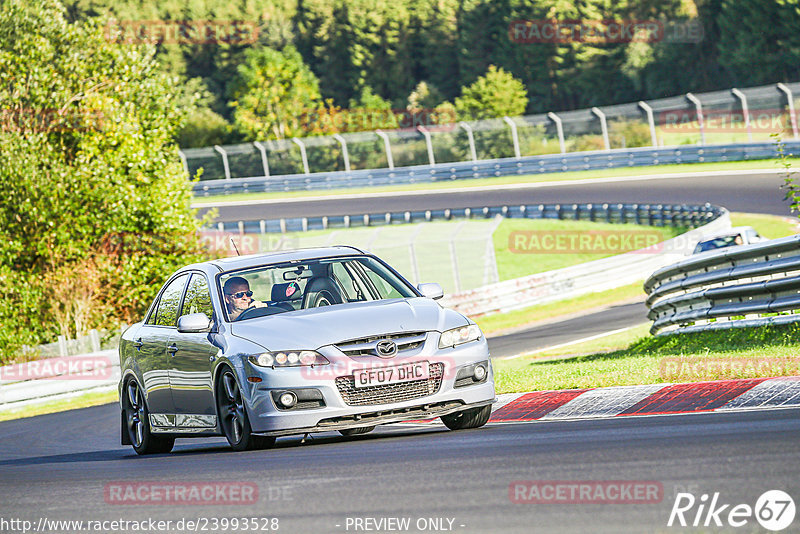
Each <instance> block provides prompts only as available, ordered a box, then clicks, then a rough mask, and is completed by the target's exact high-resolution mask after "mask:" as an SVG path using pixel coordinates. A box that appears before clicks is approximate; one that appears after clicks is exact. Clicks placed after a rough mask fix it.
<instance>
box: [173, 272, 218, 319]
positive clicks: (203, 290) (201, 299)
mask: <svg viewBox="0 0 800 534" xmlns="http://www.w3.org/2000/svg"><path fill="white" fill-rule="evenodd" d="M192 313H205V314H206V317H208V318H209V319H211V318H212V317H213V316H214V308H213V307H212V305H211V294H210V293H209V290H208V282H207V281H206V277H205V276H203V275H202V274H200V273H194V274H192V279H191V281H190V282H189V287H188V288H187V289H186V297H185V298H184V299H183V307H182V308H181V314H180V317H183V316H184V315H189V314H192Z"/></svg>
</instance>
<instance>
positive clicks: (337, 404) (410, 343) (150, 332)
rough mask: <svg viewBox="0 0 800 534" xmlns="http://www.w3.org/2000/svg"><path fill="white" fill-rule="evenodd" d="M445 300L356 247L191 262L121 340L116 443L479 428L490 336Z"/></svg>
mask: <svg viewBox="0 0 800 534" xmlns="http://www.w3.org/2000/svg"><path fill="white" fill-rule="evenodd" d="M441 297H442V289H441V287H440V286H439V285H438V284H420V285H419V286H417V287H414V286H413V285H412V284H410V283H409V282H408V281H407V280H406V279H404V278H403V277H402V276H401V275H400V274H398V273H397V272H396V271H395V270H394V269H392V268H391V267H389V266H388V265H387V264H385V263H384V262H383V261H381V260H379V259H378V258H376V257H375V256H372V255H370V254H366V253H364V252H362V251H360V250H358V249H355V248H352V247H333V248H324V249H306V250H298V251H291V252H280V253H273V254H267V255H252V256H243V257H233V258H226V259H221V260H215V261H209V262H205V263H199V264H195V265H189V266H187V267H185V268H183V269H181V270H179V271H178V272H176V273H175V274H174V275H172V276H171V277H170V279H169V280H167V282H166V283H165V284H164V286H163V287H162V288H161V291H159V294H158V296H157V297H156V299H155V301H154V302H153V304H152V305H151V306H150V309H149V310H148V312H147V314H146V315H145V319H144V320H143V321H142V322H140V323H137V324H135V325H133V326H131V327H130V328H129V329H128V330H126V331H125V333H124V334H123V336H122V341H121V342H120V347H119V351H120V362H121V367H122V377H121V380H120V383H119V392H120V408H121V437H122V443H123V444H126V445H132V446H133V448H134V450H136V452H137V453H139V454H147V453H157V452H169V451H170V450H172V447H173V445H174V442H175V438H176V437H192V436H213V435H224V436H225V437H226V438H227V440H228V442H229V443H230V445H231V447H233V448H234V449H235V450H246V449H253V448H264V447H269V446H271V445H272V444H273V443H274V442H275V438H276V437H277V436H282V435H289V434H306V433H311V432H323V431H330V430H338V431H339V432H341V433H342V434H344V435H351V434H361V433H365V432H369V431H370V430H372V429H373V428H374V427H375V425H379V424H384V423H393V422H400V421H407V420H415V419H422V418H431V417H441V419H442V421H443V422H444V424H445V425H447V426H448V427H449V428H450V429H453V430H455V429H463V428H475V427H479V426H482V425H484V424H485V423H486V421H487V420H488V419H489V415H490V413H491V404H492V402H493V401H494V399H495V391H494V381H493V372H492V365H491V360H490V358H489V349H488V346H487V343H486V339H485V337H484V336H483V334H482V332H481V330H480V329H479V328H478V326H477V325H476V324H474V323H473V322H472V321H470V320H469V319H467V318H466V317H464V316H463V315H461V314H459V313H457V312H455V311H453V310H449V309H446V308H443V307H442V306H440V305H439V303H438V302H436V299H439V298H441Z"/></svg>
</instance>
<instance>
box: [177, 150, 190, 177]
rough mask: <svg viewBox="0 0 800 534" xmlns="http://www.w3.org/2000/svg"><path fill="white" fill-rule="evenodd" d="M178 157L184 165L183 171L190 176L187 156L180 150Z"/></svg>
mask: <svg viewBox="0 0 800 534" xmlns="http://www.w3.org/2000/svg"><path fill="white" fill-rule="evenodd" d="M178 156H179V157H180V158H181V163H182V164H183V170H184V172H186V174H189V164H188V163H187V162H186V154H184V153H183V150H181V149H180V148H179V149H178Z"/></svg>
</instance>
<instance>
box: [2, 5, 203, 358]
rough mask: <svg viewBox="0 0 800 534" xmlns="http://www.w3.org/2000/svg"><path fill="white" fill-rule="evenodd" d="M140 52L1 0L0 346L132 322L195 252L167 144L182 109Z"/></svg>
mask: <svg viewBox="0 0 800 534" xmlns="http://www.w3.org/2000/svg"><path fill="white" fill-rule="evenodd" d="M153 56H154V51H153V50H152V48H148V47H141V46H129V45H123V44H118V43H115V42H113V39H109V38H108V36H107V35H106V34H105V33H104V28H103V27H102V26H101V25H100V24H99V23H97V22H95V21H94V20H88V21H86V22H83V23H76V24H71V23H69V22H68V21H67V20H66V18H65V14H64V12H63V8H62V7H61V6H60V5H59V4H58V3H57V2H55V1H54V0H42V1H41V2H35V3H32V4H27V3H25V2H23V1H22V0H9V1H7V2H4V3H3V7H2V9H1V10H0V102H2V109H3V123H2V128H0V146H2V150H0V189H1V190H2V191H3V192H4V195H3V201H2V202H0V221H1V222H0V323H2V328H0V351H2V354H1V355H0V357H5V358H8V357H9V355H10V354H11V353H13V351H14V350H15V349H16V348H17V347H18V346H19V344H20V343H33V342H37V341H46V340H48V337H50V336H52V335H53V334H56V333H63V334H72V335H74V334H75V333H79V332H81V331H85V330H86V329H87V328H90V327H98V326H109V325H114V324H118V322H119V321H123V322H131V321H133V320H136V319H137V318H138V317H139V314H141V313H142V311H143V310H144V308H145V307H146V306H147V304H149V301H150V300H151V299H152V297H153V295H154V292H155V291H156V290H157V289H158V287H159V286H160V284H161V283H162V282H163V280H164V278H165V277H166V276H167V275H168V274H169V273H170V272H172V271H173V270H174V269H175V268H176V267H178V266H179V265H181V264H184V263H185V262H187V261H191V260H192V259H194V258H198V257H200V256H201V254H200V251H201V249H200V247H199V245H198V241H197V235H196V232H197V230H198V225H199V221H198V220H197V218H196V217H195V213H194V212H193V211H192V210H191V209H190V202H191V189H190V183H189V182H188V181H187V180H186V176H185V174H184V171H183V168H182V165H181V162H180V160H179V158H178V154H177V151H176V148H177V147H176V145H175V143H174V138H175V135H176V132H177V130H178V128H179V126H180V124H181V120H182V116H183V115H184V114H185V112H186V111H187V110H186V109H185V108H184V106H182V105H181V102H182V101H183V96H182V95H181V94H180V93H179V92H177V90H176V87H177V80H176V79H173V78H169V77H167V76H165V75H164V74H163V73H162V72H161V70H160V68H159V66H158V64H157V62H156V61H155V60H154V57H153Z"/></svg>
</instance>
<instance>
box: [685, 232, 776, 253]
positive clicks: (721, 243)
mask: <svg viewBox="0 0 800 534" xmlns="http://www.w3.org/2000/svg"><path fill="white" fill-rule="evenodd" d="M762 241H767V239H766V238H765V237H761V236H760V235H758V232H756V231H755V230H754V229H753V227H752V226H737V227H735V228H731V229H730V230H728V231H727V232H724V233H721V234H717V235H715V236H714V237H711V238H708V239H704V240H703V241H700V242H699V243H698V244H697V246H696V247H695V248H694V252H693V253H692V254H699V253H701V252H706V251H708V250H716V249H718V248H725V247H735V246H738V245H751V244H753V243H760V242H762Z"/></svg>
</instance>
